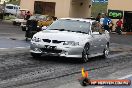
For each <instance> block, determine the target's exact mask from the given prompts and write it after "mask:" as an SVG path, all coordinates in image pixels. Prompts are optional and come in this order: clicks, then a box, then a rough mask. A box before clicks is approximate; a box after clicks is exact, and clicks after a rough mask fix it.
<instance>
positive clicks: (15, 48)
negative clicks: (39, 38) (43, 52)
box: [0, 46, 30, 50]
mask: <svg viewBox="0 0 132 88" xmlns="http://www.w3.org/2000/svg"><path fill="white" fill-rule="evenodd" d="M25 48H30V46H27V47H13V48H0V49H1V50H3V49H4V50H5V49H25Z"/></svg>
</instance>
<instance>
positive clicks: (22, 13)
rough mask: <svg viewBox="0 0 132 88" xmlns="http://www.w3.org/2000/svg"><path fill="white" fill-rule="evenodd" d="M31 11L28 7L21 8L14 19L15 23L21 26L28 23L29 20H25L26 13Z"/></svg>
mask: <svg viewBox="0 0 132 88" xmlns="http://www.w3.org/2000/svg"><path fill="white" fill-rule="evenodd" d="M27 11H29V10H28V9H20V10H19V11H18V12H17V16H16V18H15V19H12V23H13V25H18V26H20V25H21V24H23V23H26V22H27V21H26V20H25V14H26V12H27Z"/></svg>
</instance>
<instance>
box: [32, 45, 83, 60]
mask: <svg viewBox="0 0 132 88" xmlns="http://www.w3.org/2000/svg"><path fill="white" fill-rule="evenodd" d="M46 46H48V47H46V48H45V45H44V44H36V43H31V44H30V52H31V53H36V54H43V55H47V56H60V57H73V58H81V57H82V51H83V47H82V46H64V45H56V44H50V45H46Z"/></svg>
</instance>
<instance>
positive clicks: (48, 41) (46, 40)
mask: <svg viewBox="0 0 132 88" xmlns="http://www.w3.org/2000/svg"><path fill="white" fill-rule="evenodd" d="M43 41H44V42H47V43H50V42H51V40H49V39H43Z"/></svg>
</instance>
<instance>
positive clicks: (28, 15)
mask: <svg viewBox="0 0 132 88" xmlns="http://www.w3.org/2000/svg"><path fill="white" fill-rule="evenodd" d="M30 16H31V13H30V11H28V12H27V13H26V14H25V19H26V20H28V19H29V18H30Z"/></svg>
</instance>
